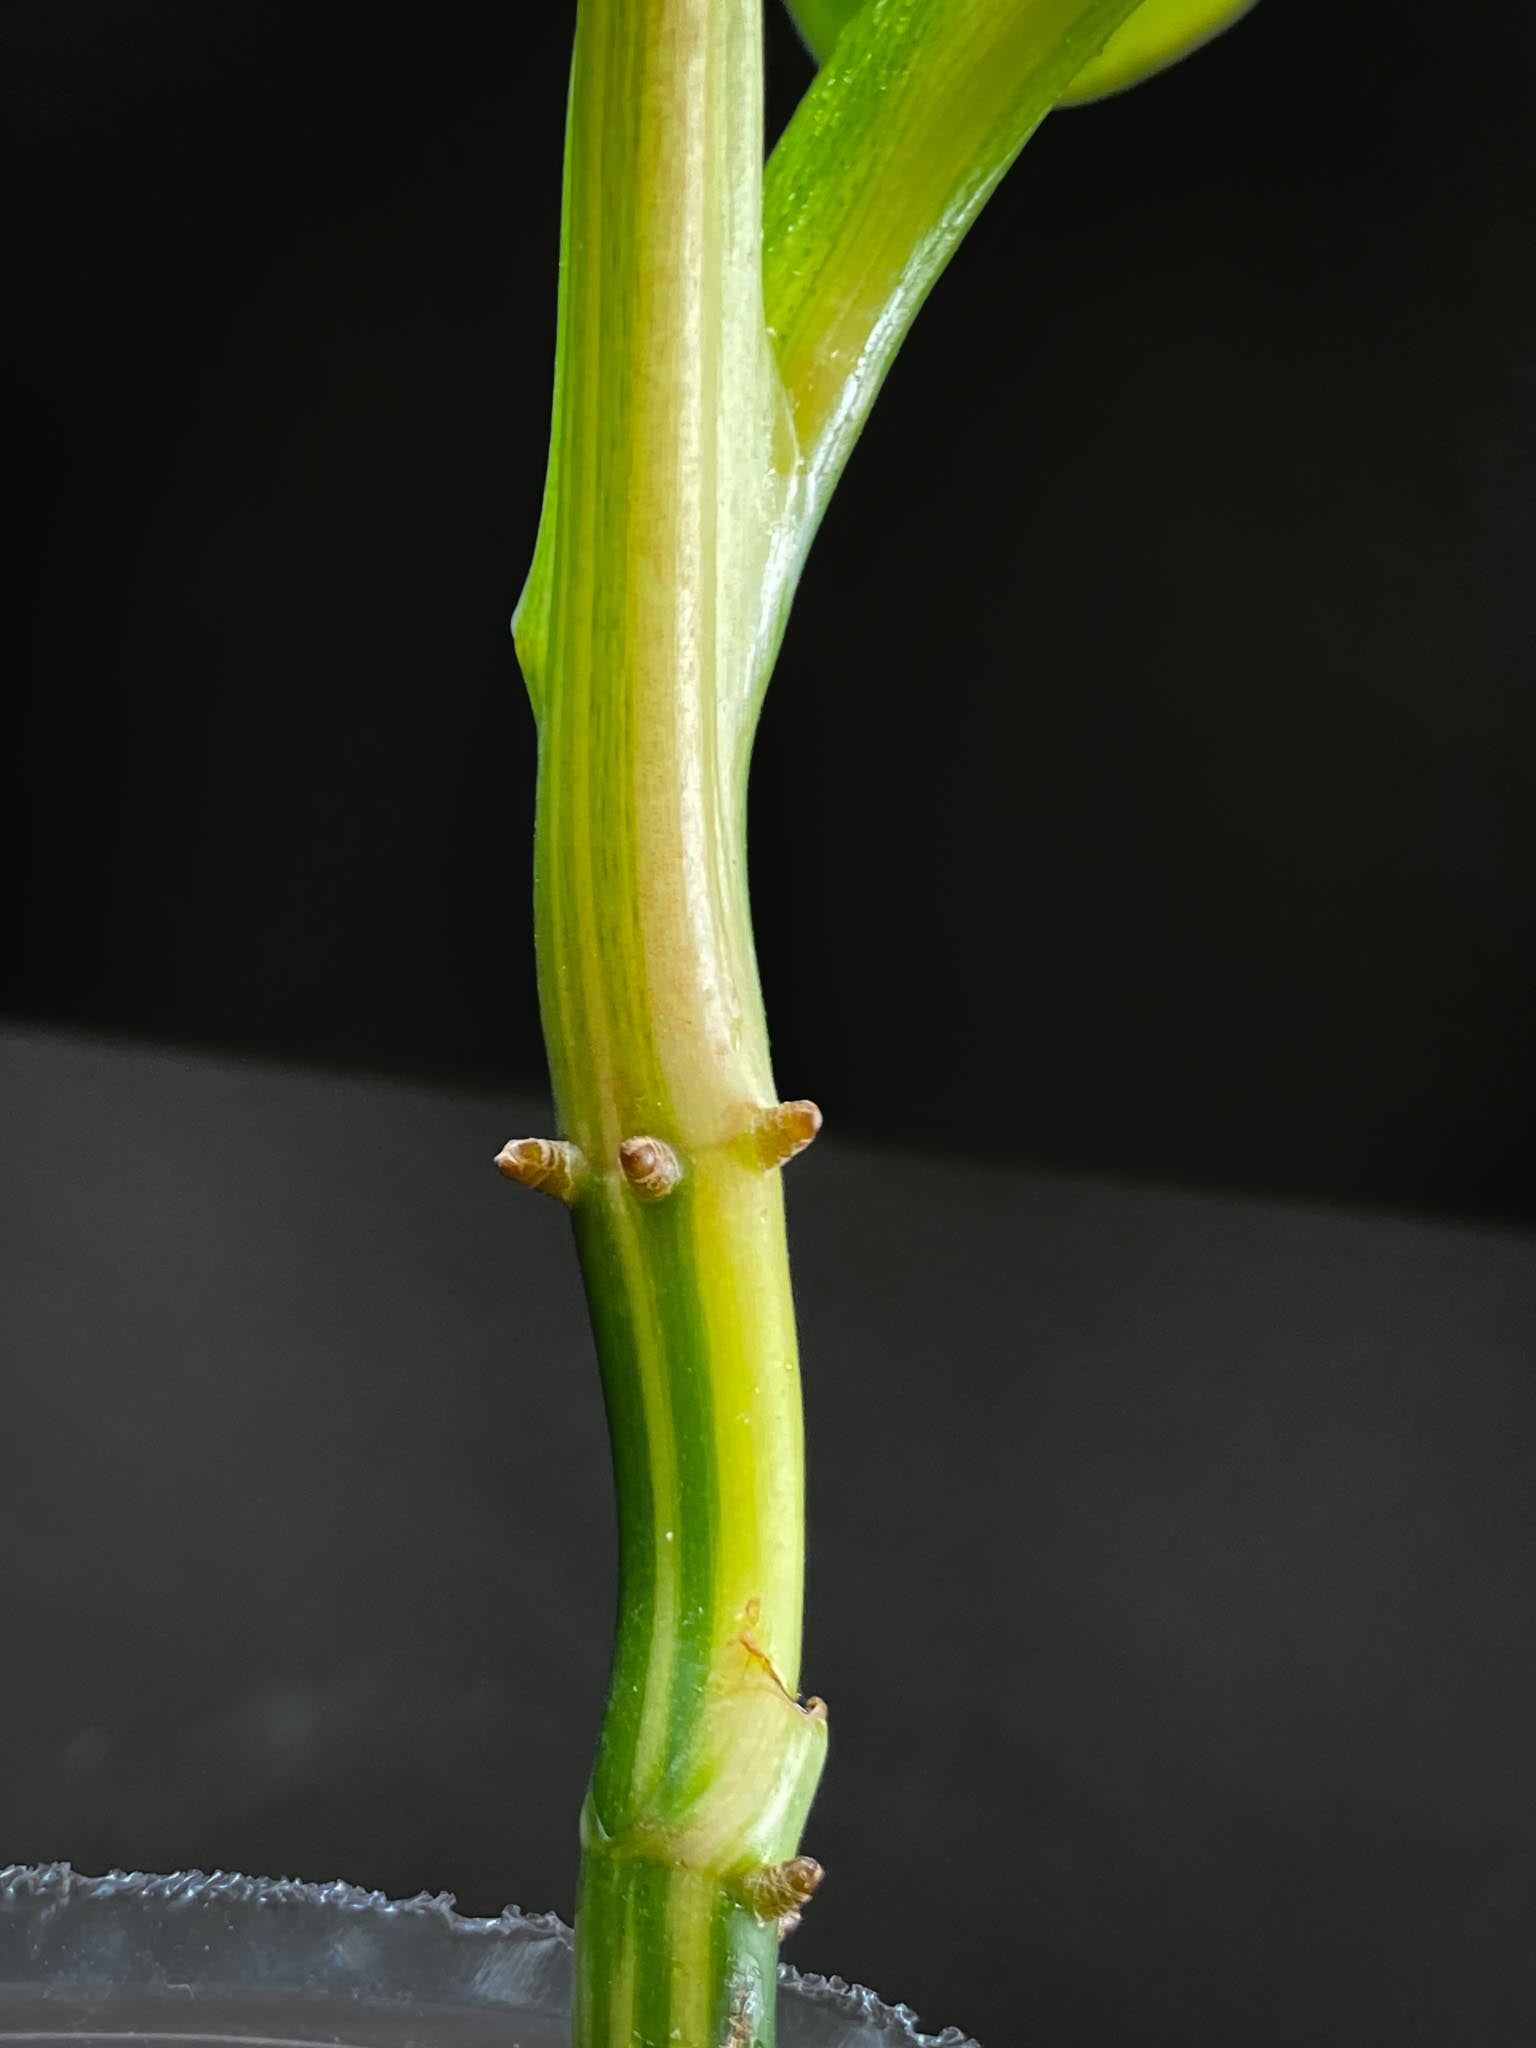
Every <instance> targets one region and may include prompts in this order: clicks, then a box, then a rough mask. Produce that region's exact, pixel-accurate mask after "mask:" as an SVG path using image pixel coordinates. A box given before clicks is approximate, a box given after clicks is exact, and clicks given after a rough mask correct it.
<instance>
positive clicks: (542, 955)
mask: <svg viewBox="0 0 1536 2048" xmlns="http://www.w3.org/2000/svg"><path fill="white" fill-rule="evenodd" d="M1132 4H1133V0H1012V4H1005V0H871V4H870V6H869V8H868V10H867V12H866V13H865V14H863V15H861V16H860V17H859V19H858V21H857V22H856V23H855V24H854V25H853V26H852V27H851V28H850V29H849V30H848V31H847V33H846V34H845V35H844V37H843V39H842V41H841V42H840V43H839V46H838V51H837V54H836V57H835V59H834V61H833V62H832V64H830V65H829V66H828V67H827V69H826V70H825V71H824V72H823V73H822V75H821V77H820V78H819V79H818V81H817V82H816V84H815V86H814V87H813V88H812V90H811V92H810V93H809V94H808V96H807V99H806V102H805V104H804V105H803V106H802V108H801V110H800V112H799V113H798V114H797V115H796V117H795V120H794V121H793V123H792V124H791V126H790V129H789V131H788V133H787V134H786V136H785V138H784V141H783V142H782V143H781V144H780V147H779V149H778V150H777V151H776V153H775V156H774V159H773V163H772V165H771V166H770V169H769V173H768V190H767V193H766V196H765V193H764V181H763V170H762V109H761V95H762V59H761V48H760V37H761V20H760V14H759V5H760V0H580V4H579V7H578V15H577V35H576V46H575V53H574V58H573V67H572V77H571V99H570V114H569V123H568V130H567V154H566V178H565V197H564V227H563V243H562V270H561V294H560V331H559V339H558V345H557V370H556V397H555V418H554V426H553V433H552V443H551V455H550V468H549V476H548V481H547V484H546V490H545V500H544V511H543V518H542V522H541V526H540V533H539V542H538V548H537V552H536V555H535V560H534V564H533V568H532V570H531V572H530V575H529V580H528V585H527V588H526V590H525V592H524V595H523V599H522V602H521V604H520V606H519V610H518V616H517V620H516V622H515V630H516V634H517V645H518V653H519V656H520V658H521V661H522V664H523V669H524V673H525V676H526V678H527V682H528V687H529V694H530V698H531V700H532V702H533V705H534V709H535V712H536V715H537V718H538V725H539V791H538V824H537V849H536V882H535V896H536V919H537V933H538V949H539V986H540V996H541V1002H542V1006H543V1014H544V1026H545V1034H546V1039H547V1043H548V1049H549V1059H550V1068H551V1073H552V1076H553V1081H554V1087H555V1096H556V1103H557V1108H558V1113H559V1117H560V1123H561V1129H562V1132H563V1135H564V1137H565V1139H566V1140H567V1141H569V1142H570V1143H571V1144H572V1145H574V1146H575V1147H578V1148H579V1152H580V1155H581V1163H579V1165H578V1170H577V1172H576V1176H575V1188H574V1198H573V1204H572V1206H573V1216H574V1222H575V1229H576V1237H577V1243H578V1247H579V1250H580V1255H581V1261H582V1270H583V1274H584V1278H585V1282H586V1288H587V1296H588V1301H589V1304H590V1307H591V1312H592V1320H593V1328H594V1332H595V1335H596V1339H597V1347H598V1353H599V1359H600V1363H601V1368H602V1374H603V1384H604V1391H605V1396H606V1400H607V1405H608V1412H609V1419H610V1426H611V1432H612V1438H613V1457H614V1468H615V1475H616V1481H617V1492H618V1507H619V1533H620V1610H619V1625H618V1637H617V1644H616V1649H615V1657H614V1668H613V1678H612V1684H611V1688H610V1693H609V1700H608V1707H607V1713H606V1716H605V1720H604V1725H603V1733H602V1739H601V1744H600V1748H599V1753H598V1757H597V1761H596V1765H595V1767H594V1772H593V1777H592V1784H591V1789H590V1793H589V1796H588V1800H587V1805H586V1809H585V1813H584V1816H583V1834H582V1839H583V1866H582V1878H581V1887H580V1895H579V1902H578V1913H577V1996H576V2040H577V2043H578V2048H727V2044H728V2048H771V2044H772V2040H773V2025H774V2022H773V2000H774V1984H775V1964H776V1955H777V1940H778V1930H777V1927H776V1925H775V1922H774V1911H775V1910H777V1909H776V1908H775V1909H772V1910H770V1907H771V1899H772V1894H771V1892H769V1893H767V1894H765V1893H764V1892H763V1891H762V1890H761V1888H760V1885H759V1888H758V1889H754V1885H755V1884H759V1880H760V1877H761V1873H762V1872H763V1871H764V1870H765V1869H771V1868H772V1867H774V1866H776V1865H779V1864H781V1863H782V1862H783V1861H784V1860H785V1859H786V1858H789V1857H790V1856H792V1855H793V1854H794V1852H795V1850H796V1847H797V1844H798V1839H799V1833H800V1829H801V1826H802V1824H803V1822H804V1819H805V1815H806V1811H807V1809H808V1807H809V1804H810V1801H811V1798H812V1795H813V1793H814V1790H815V1785H816V1780H817V1777H818V1775H819V1772H820V1768H821V1763H822V1758H823V1754H824V1751H825V1746H826V1720H825V1715H824V1712H823V1711H822V1710H821V1709H820V1707H819V1705H818V1704H817V1703H811V1704H809V1705H803V1704H802V1703H801V1702H800V1701H799V1700H798V1698H797V1696H796V1688H797V1686H798V1682H799V1681H798V1669H799V1661H800V1630H801V1605H802V1575H803V1460H802V1448H801V1421H800V1394H799V1380H798V1367H797V1361H796V1350H795V1330H794V1316H793V1309H792V1303H791V1298H790V1289H789V1275H788V1261H787V1255H786V1248H785V1236H784V1212H783V1201H782V1194H781V1189H780V1182H779V1174H778V1172H777V1170H776V1169H775V1167H774V1166H773V1165H772V1163H771V1152H770V1151H766V1150H765V1149H764V1148H763V1147H762V1145H761V1144H760V1142H759V1138H760V1130H761V1123H762V1119H763V1118H764V1117H765V1115H767V1114H769V1113H770V1112H771V1111H772V1108H773V1105H774V1103H775V1093H774V1087H773V1078H772V1073H771V1069H770V1064H769V1058H768V1042H767V1034H766V1030H765V1027H764V1021H763V1010H762V1001H761V996H760V993H759V989H758V981H757V970H756V965H755V961H754V956H753V950H752V939H751V928H750V920H749V914H748V904H747V890H746V867H745V848H744V819H745V808H746V777H747V765H748V757H749V753H750V747H751V739H752V731H753V726H754V723H755V720H756V715H757V708H758V704H759V701H760V698H761V693H762V689H763V687H764V684H765V682H766V679H767V675H768V671H769V668H770V666H771V663H772V658H773V654H774V651H775V649H776V646H777V642H778V638H779V635H780V633H781V631H782V626H783V621H784V617H785V613H786V611H787V607H788V604H789V601H790V597H791V594H792V590H793V586H794V581H795V578H796V576H797V574H798V570H799V565H800V563H801V561H802V559H803V557H804V553H805V550H806V548H807V546H808V545H809V542H810V538H811V535H812V533H813V531H814V528H815V524H816V521H817V520H818V518H819V517H820V514H821V510H822V508H823V506H824V504H825V500H826V496H827V493H828V492H829V490H830V489H831V486H832V483H833V481H834V480H835V477H836V475H837V473H838V470H839V469H840V467H841V465H842V462H843V461H844V459H845V458H846V456H847V453H848V451H849V449H850V447H851V445H852V442H853V439H854V437H855V436H856V434H857V432H858V430H859V427H860V425H861V424H862V422H863V419H864V417H865V414H866V413H867V411H868V408H869V405H870V403H871V402H872V399H873V397H874V394H875V391H876V390H877V388H878V386H879V383H880V380H881V378H882V377H883V376H884V374H885V371H886V369H887V368H888V367H889V364H890V361H891V359H892V357H893V355H894V353H895V350H896V347H897V346H898V344H899V342H900V339H901V336H902V335H903V334H904V332H905V331H906V328H907V326H908V325H909V323H910V321H911V319H912V317H913V315H914V314H915V312H916V310H917V307H918V305H919V304H920V303H921V301H922V298H923V296H924V295H925V294H926V292H927V290H928V288H929V286H930V285H931V284H932V282H933V280H934V278H935V277H936V276H937V274H938V272H939V270H940V269H941V268H942V266H943V264H944V262H945V261H946V260H947V258H948V256H949V254H950V253H951V251H952V250H953V248H954V246H955V244H956V242H957V240H958V238H959V236H960V235H961V234H962V233H963V231H964V228H965V226H966V225H967V224H968V223H969V221H970V220H971V219H972V218H973V217H974V215H975V213H976V211H977V209H978V208H979V207H980V205H981V203H982V201H983V199H984V198H985V196H986V193H987V192H988V191H990V190H991V188H992V186H993V184H994V183H995V182H996V179H997V177H998V176H1000V175H1001V171H1002V169H1003V167H1004V165H1005V164H1006V163H1007V162H1008V161H1009V160H1010V159H1011V157H1012V155H1013V154H1014V153H1015V152H1016V150H1017V149H1018V148H1019V146H1020V145H1021V144H1022V142H1023V140H1024V139H1025V137H1026V136H1027V135H1028V134H1029V132H1030V131H1031V129H1032V128H1033V126H1034V125H1035V123H1036V122H1037V121H1038V120H1039V118H1040V116H1041V114H1042V113H1043V112H1044V110H1045V108H1046V107H1047V106H1048V105H1049V104H1050V101H1051V98H1052V97H1053V95H1054V93H1055V92H1056V91H1058V90H1059V89H1060V86H1061V85H1062V84H1063V83H1064V82H1065V81H1066V80H1067V79H1069V78H1070V77H1071V75H1072V73H1073V71H1074V70H1075V69H1076V68H1077V66H1078V65H1079V64H1080V63H1081V61H1082V57H1083V54H1084V52H1085V51H1086V50H1089V49H1096V48H1097V47H1099V45H1100V44H1101V43H1102V41H1103V40H1104V38H1105V37H1106V36H1107V35H1108V34H1109V33H1110V32H1111V31H1112V29H1113V28H1114V27H1115V26H1116V25H1117V24H1118V22H1119V21H1120V20H1121V19H1123V18H1124V17H1125V15H1126V14H1127V13H1128V12H1129V11H1130V7H1131V5H1132ZM639 1138H646V1139H650V1140H653V1141H655V1142H656V1144H657V1145H658V1146H660V1147H664V1148H667V1149H666V1151H665V1153H664V1155H663V1156H664V1157H666V1158H668V1159H671V1160H674V1161H675V1163H676V1167H677V1169H678V1171H679V1175H680V1177H679V1178H678V1179H677V1181H676V1184H675V1186H672V1187H670V1189H668V1188H666V1187H664V1186H660V1185H650V1184H647V1185H644V1186H641V1185H637V1184H636V1181H635V1179H634V1177H633V1175H632V1174H627V1173H626V1172H625V1171H624V1170H623V1166H622V1163H621V1148H622V1147H624V1146H625V1145H626V1143H627V1141H631V1140H635V1139H639ZM765 1159H768V1160H769V1163H767V1164H765ZM664 1178H665V1176H663V1179H664ZM647 1196H659V1198H658V1199H647V1198H646V1197H647ZM881 1634H882V1642H883V1643H884V1644H885V1646H886V1648H885V1651H884V1654H887V1655H896V1656H899V1642H898V1641H897V1640H896V1639H895V1638H893V1637H892V1634H891V1631H890V1628H889V1625H888V1622H886V1621H884V1620H883V1621H882V1629H881ZM765 1897H766V1898H767V1899H768V1900H769V1902H770V1903H769V1906H765V1905H764V1899H765ZM754 1901H755V1902H756V1903H757V1905H758V1906H759V1908H760V1909H761V1910H759V1911H754V1910H753V1904H752V1902H754Z"/></svg>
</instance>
